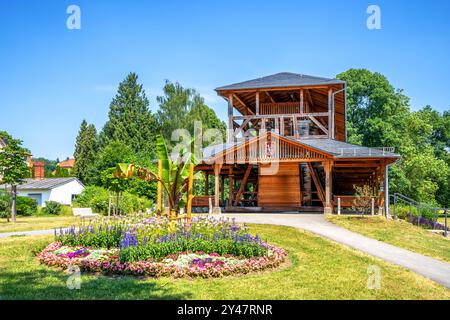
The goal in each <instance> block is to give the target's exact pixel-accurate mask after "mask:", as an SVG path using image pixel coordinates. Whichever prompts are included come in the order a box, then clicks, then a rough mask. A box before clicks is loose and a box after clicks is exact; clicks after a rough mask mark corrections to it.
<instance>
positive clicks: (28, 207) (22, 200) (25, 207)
mask: <svg viewBox="0 0 450 320" xmlns="http://www.w3.org/2000/svg"><path fill="white" fill-rule="evenodd" d="M16 210H17V215H20V216H31V215H33V214H35V213H36V212H37V202H36V200H35V199H31V198H28V197H21V196H18V197H17V200H16Z"/></svg>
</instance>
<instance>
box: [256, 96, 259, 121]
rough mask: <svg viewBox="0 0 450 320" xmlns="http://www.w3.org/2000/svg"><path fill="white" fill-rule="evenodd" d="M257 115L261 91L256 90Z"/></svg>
mask: <svg viewBox="0 0 450 320" xmlns="http://www.w3.org/2000/svg"><path fill="white" fill-rule="evenodd" d="M256 115H257V116H258V115H259V91H256Z"/></svg>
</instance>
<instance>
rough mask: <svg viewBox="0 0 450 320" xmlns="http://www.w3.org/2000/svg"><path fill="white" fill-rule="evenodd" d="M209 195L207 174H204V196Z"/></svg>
mask: <svg viewBox="0 0 450 320" xmlns="http://www.w3.org/2000/svg"><path fill="white" fill-rule="evenodd" d="M208 195H209V174H208V173H206V172H205V196H208Z"/></svg>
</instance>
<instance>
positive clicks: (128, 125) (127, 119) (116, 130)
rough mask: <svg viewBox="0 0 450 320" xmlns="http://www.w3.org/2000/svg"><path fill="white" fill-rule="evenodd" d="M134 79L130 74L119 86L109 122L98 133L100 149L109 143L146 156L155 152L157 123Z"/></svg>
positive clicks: (133, 75) (132, 74)
mask: <svg viewBox="0 0 450 320" xmlns="http://www.w3.org/2000/svg"><path fill="white" fill-rule="evenodd" d="M137 80H138V76H137V74H135V73H130V74H129V75H128V76H127V77H126V79H125V80H124V81H123V82H121V83H120V84H119V88H118V92H117V94H116V96H115V98H114V99H113V100H112V102H111V104H110V110H109V119H108V121H107V122H106V124H105V126H104V127H103V130H102V132H101V133H100V147H101V148H104V147H105V146H106V145H108V143H109V142H111V141H120V142H122V143H124V144H125V145H127V146H129V147H130V148H132V150H133V151H134V152H136V153H137V152H140V153H145V154H148V156H149V157H151V156H152V155H153V154H154V151H155V141H156V134H157V132H158V131H159V130H158V127H157V122H156V119H155V117H154V116H153V114H152V113H151V112H150V110H149V101H148V99H147V96H146V95H145V91H144V89H143V87H142V85H141V84H138V82H137Z"/></svg>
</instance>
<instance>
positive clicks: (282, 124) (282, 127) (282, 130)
mask: <svg viewBox="0 0 450 320" xmlns="http://www.w3.org/2000/svg"><path fill="white" fill-rule="evenodd" d="M280 135H282V136H284V118H283V117H280Z"/></svg>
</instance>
